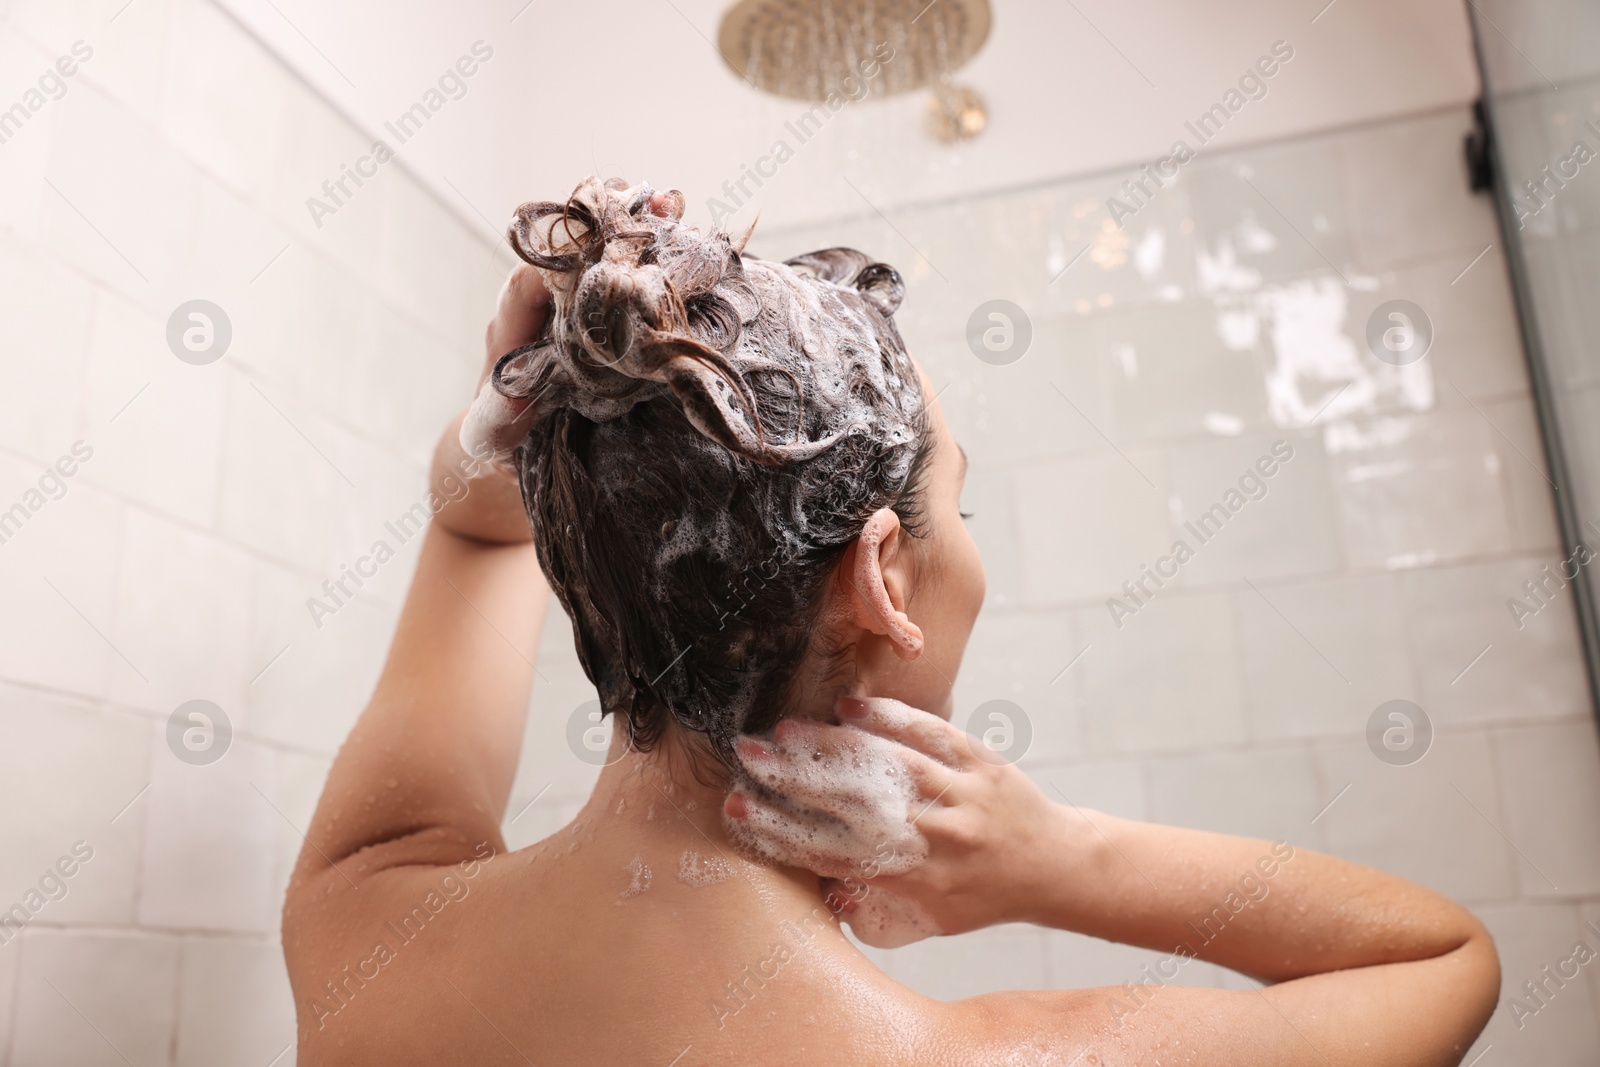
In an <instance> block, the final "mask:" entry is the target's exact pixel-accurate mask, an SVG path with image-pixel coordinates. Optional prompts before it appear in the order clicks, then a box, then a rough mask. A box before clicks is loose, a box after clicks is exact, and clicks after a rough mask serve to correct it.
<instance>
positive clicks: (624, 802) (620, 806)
mask: <svg viewBox="0 0 1600 1067" xmlns="http://www.w3.org/2000/svg"><path fill="white" fill-rule="evenodd" d="M627 807H628V801H627V798H623V799H620V800H618V801H617V814H618V815H621V814H622V813H623V811H624V810H626V808H627Z"/></svg>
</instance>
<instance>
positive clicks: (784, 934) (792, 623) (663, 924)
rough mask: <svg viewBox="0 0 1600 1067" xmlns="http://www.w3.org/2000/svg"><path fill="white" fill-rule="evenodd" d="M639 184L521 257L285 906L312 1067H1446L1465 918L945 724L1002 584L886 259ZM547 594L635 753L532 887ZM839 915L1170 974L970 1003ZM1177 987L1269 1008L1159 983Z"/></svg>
mask: <svg viewBox="0 0 1600 1067" xmlns="http://www.w3.org/2000/svg"><path fill="white" fill-rule="evenodd" d="M619 184H620V183H615V182H613V183H611V184H608V185H606V186H601V185H600V184H598V183H597V182H595V181H593V180H592V179H591V180H590V181H588V182H586V183H585V184H584V185H582V186H580V187H579V190H578V191H577V192H576V193H575V194H574V196H573V197H572V198H571V199H570V200H569V201H567V202H566V203H564V204H542V205H540V204H535V205H525V206H524V208H523V209H522V210H520V211H519V213H518V217H517V220H516V221H515V222H514V224H513V244H514V245H515V246H516V248H517V250H518V252H519V254H520V255H521V256H522V257H523V258H524V259H525V260H527V261H528V262H529V264H530V266H529V267H523V268H519V269H518V270H517V271H516V272H514V273H513V274H512V276H511V278H510V280H509V281H508V283H507V285H506V287H505V289H504V290H503V291H502V293H501V298H500V305H499V311H498V313H497V315H496V317H495V319H494V321H493V322H492V323H491V324H490V327H489V332H488V357H489V360H490V361H491V363H490V366H491V367H492V372H491V373H490V374H489V375H488V377H489V379H490V380H489V381H487V382H486V384H485V385H484V387H483V390H482V392H481V393H480V396H479V399H478V401H477V402H476V403H475V404H474V405H473V407H472V408H471V409H470V411H469V412H468V413H467V415H466V416H465V427H464V430H463V431H462V432H461V433H460V434H459V435H458V433H457V432H456V429H455V428H454V427H452V429H451V430H450V431H448V432H447V433H446V434H445V436H444V438H443V439H442V440H441V443H440V446H439V449H438V452H437V455H436V458H435V464H434V477H435V481H436V484H438V485H441V486H447V487H449V488H451V489H453V490H458V489H459V486H458V485H457V484H456V483H454V482H453V481H452V479H453V478H454V477H455V474H456V472H458V471H461V470H473V471H476V472H477V473H478V476H477V477H476V478H474V479H473V481H472V483H471V489H470V491H469V492H467V493H466V494H465V495H462V493H461V492H459V491H452V492H449V493H447V494H443V495H445V496H448V498H449V501H450V502H449V503H448V504H446V505H445V506H444V508H443V510H442V511H441V512H440V513H439V515H438V519H437V521H436V522H435V523H434V525H433V527H432V528H431V529H430V531H429V533H428V535H427V538H426V541H425V544H424V547H423V549H422V553H421V557H420V560H419V562H418V566H417V572H416V576H415V578H414V580H413V585H412V588H411V591H410V593H409V595H408V597H407V600H406V605H405V609H404V611H403V613H402V615H401V619H400V623H399V627H398V630H397V632H396V634H395V639H394V645H393V648H392V650H391V653H390V656H389V660H388V663H387V665H386V667H385V669H384V672H383V675H382V677H381V679H380V681H379V683H378V686H377V689H376V691H375V693H374V694H373V697H372V701H371V703H370V705H369V706H368V707H367V709H366V711H365V712H364V714H363V715H362V717H361V719H360V721H359V722H358V724H357V725H356V727H355V730H354V731H353V732H352V734H351V737H350V740H349V742H348V743H347V744H346V745H345V746H344V748H343V750H342V751H341V752H340V754H339V757H338V759H337V760H336V761H335V763H334V765H333V768H332V771H331V772H330V775H329V778H328V783H327V787H326V789H325V792H324V795H323V797H322V800H321V803H320V805H319V807H318V810H317V814H316V817H315V819H314V822H313V825H312V827H311V829H310V832H309V834H308V836H307V841H306V847H305V849H304V851H303V853H302V855H301V857H300V863H299V866H298V869H297V871H296V874H295V877H294V879H293V882H292V885H291V887H290V890H289V896H288V900H287V903H286V904H285V908H284V948H285V954H286V956H287V958H288V964H289V970H290V976H291V979H292V982H293V985H294V990H295V996H296V1000H297V1004H298V1007H299V1013H300V1056H301V1059H300V1062H301V1063H302V1064H308V1065H320V1064H367V1063H427V1064H472V1065H479V1064H489V1063H507V1064H513V1063H538V1064H567V1063H582V1064H591V1063H593V1064H660V1065H663V1067H664V1065H667V1064H674V1063H679V1064H684V1065H688V1064H752V1063H754V1064H785V1063H794V1064H811V1063H826V1064H834V1063H870V1064H908V1065H910V1064H984V1063H1025V1064H1063V1065H1065V1064H1106V1065H1111V1064H1153V1063H1187V1064H1209V1063H1215V1064H1228V1065H1239V1064H1273V1065H1280V1064H1302V1063H1303V1064H1373V1063H1380V1064H1417V1065H1424V1064H1428V1065H1432V1064H1454V1063H1457V1062H1459V1060H1460V1058H1461V1056H1462V1054H1463V1053H1464V1051H1465V1050H1466V1049H1467V1047H1468V1046H1469V1045H1470V1044H1471V1042H1472V1040H1473V1039H1474V1037H1475V1036H1476V1035H1477V1033H1478V1031H1479V1030H1480V1029H1481V1028H1482V1026H1483V1024H1484V1023H1485V1021H1486V1020H1487V1019H1488V1017H1489V1014H1490V1012H1491V1011H1492V1010H1493V1007H1494V1002H1495V999H1496V996H1497V994H1498V988H1499V967H1498V962H1497V960H1496V957H1495V952H1494V948H1493V945H1492V943H1491V942H1490V939H1489V937H1488V935H1487V933H1486V932H1485V931H1484V929H1483V927H1482V926H1481V925H1480V924H1479V923H1478V922H1477V921H1476V920H1475V919H1474V918H1473V917H1472V916H1471V915H1469V914H1468V913H1467V912H1466V911H1465V910H1463V909H1462V908H1460V907H1458V906H1456V905H1455V904H1453V903H1451V902H1449V901H1447V900H1445V899H1443V898H1441V897H1439V896H1437V895H1436V894H1434V893H1431V892H1429V891H1427V890H1425V889H1422V888H1420V887H1418V886H1414V885H1411V884H1409V883H1407V882H1404V881H1402V880H1400V879H1398V878H1393V877H1391V876H1388V875H1385V874H1382V873H1380V872H1377V871H1373V870H1370V869H1367V868H1364V867H1360V866H1358V865H1355V864H1351V863H1346V862H1344V861H1341V860H1337V859H1333V858H1330V857H1326V856H1321V855H1316V854H1314V853H1311V852H1308V851H1305V850H1299V849H1294V848H1291V847H1289V846H1288V845H1285V844H1282V843H1277V844H1272V843H1268V842H1262V841H1252V840H1246V839H1240V838H1232V837H1225V836H1221V835H1216V834H1208V833H1200V832H1195V831H1189V830H1178V829H1173V828H1169V827H1161V826H1149V825H1143V824H1139V823H1133V822H1128V821H1125V820H1121V819H1115V818H1112V817H1110V816H1106V815H1103V814H1099V813H1095V812H1088V811H1083V810H1080V809H1075V808H1070V807H1064V806H1062V805H1059V804H1055V803H1053V802H1051V801H1050V800H1049V799H1048V798H1047V797H1045V796H1044V795H1043V794H1042V793H1041V792H1040V791H1039V789H1038V788H1037V787H1036V786H1034V785H1033V783H1032V782H1031V781H1030V780H1029V779H1028V778H1027V777H1026V776H1025V775H1023V774H1022V773H1021V772H1019V771H1018V770H1016V769H1015V768H1014V767H1011V766H1009V765H1007V764H1004V763H1002V762H997V761H993V760H987V759H984V758H983V756H984V752H983V751H982V750H981V748H979V749H977V750H974V749H973V748H972V747H971V746H969V745H968V744H967V742H966V739H965V735H964V734H962V733H961V732H960V731H959V730H956V729H955V728H953V727H952V726H950V725H949V723H948V721H947V720H948V719H949V716H950V711H951V684H952V679H953V678H954V676H955V674H956V671H957V668H958V666H959V663H960V659H961V654H962V650H963V648H964V646H965V643H966V640H967V636H968V633H969V631H970V629H971V627H972V624H973V620H974V618H975V617H976V614H977V612H978V609H979V606H980V604H981V602H982V599H983V574H982V568H981V564H980V563H979V560H978V557H977V552H976V549H975V547H974V545H973V542H972V540H971V538H970V537H969V536H968V535H967V533H966V531H965V529H964V527H963V524H962V518H961V515H960V512H959V497H960V493H961V483H962V479H963V476H964V473H965V466H966V464H965V460H964V457H963V455H962V453H961V451H960V449H959V448H958V447H957V445H956V443H955V442H954V440H953V439H952V438H951V436H950V433H949V430H948V428H947V427H946V425H945V423H944V420H943V417H942V416H941V414H940V412H939V408H938V405H937V403H935V402H934V398H933V397H932V395H931V393H930V391H929V390H928V389H927V386H926V383H925V382H924V381H923V380H922V379H921V376H920V372H919V371H918V370H917V369H916V367H915V365H914V364H913V363H912V362H911V360H910V358H909V357H908V356H907V355H906V354H905V351H904V347H903V345H902V344H901V341H900V338H899V335H898V333H897V332H896V331H895V329H894V325H893V318H892V316H893V312H894V310H895V308H896V306H897V305H898V303H899V300H900V295H901V286H900V281H899V278H898V276H897V275H896V274H895V273H894V272H893V270H891V269H890V268H888V267H886V266H884V265H883V264H875V263H872V262H871V261H870V260H868V259H867V258H866V257H864V256H861V255H860V254H859V253H853V252H849V251H846V250H830V251H828V252H824V253H815V254H813V255H811V256H806V257H801V259H799V260H796V261H791V265H790V266H785V265H780V264H772V263H765V262H762V261H758V260H754V259H746V258H744V257H742V256H741V254H740V252H741V251H742V242H740V243H738V244H735V243H731V242H729V241H728V240H727V238H726V237H725V236H723V235H702V234H699V233H697V232H696V231H694V230H692V229H689V228H687V227H684V226H683V225H682V224H681V223H680V222H679V218H680V216H681V214H682V198H681V196H679V195H678V194H676V193H672V194H656V193H652V192H651V191H650V190H649V189H648V187H637V188H634V189H622V188H620V187H619ZM462 442H464V443H465V446H466V447H467V448H470V449H471V450H472V452H473V456H471V457H469V456H468V455H467V453H466V452H465V451H464V450H463V444H462ZM479 458H483V459H489V460H492V461H494V462H492V463H491V464H487V465H482V466H480V465H479V464H478V463H477V459H479ZM507 460H509V461H510V462H511V464H512V465H513V466H514V470H510V471H508V470H506V469H504V468H503V467H501V466H498V465H497V464H498V463H500V462H503V461H507ZM524 502H525V504H526V512H525V513H524V510H523V508H521V507H519V504H522V503H524ZM529 520H531V526H532V529H531V531H530V521H529ZM541 570H542V571H543V576H544V579H548V581H549V583H550V585H551V586H553V587H554V589H555V591H556V593H557V594H558V596H559V597H560V598H561V600H562V603H563V606H564V607H565V608H566V609H567V612H568V615H569V616H570V617H571V618H572V619H573V624H574V635H575V639H576V641H577V644H578V650H579V654H580V657H581V658H582V660H583V663H584V666H585V669H586V671H587V672H588V673H589V676H590V678H591V679H592V680H593V681H594V682H595V684H596V686H597V688H598V689H599V692H600V696H601V700H602V703H603V706H604V707H605V708H606V709H607V710H608V712H609V713H611V714H613V715H614V716H615V720H614V721H615V724H616V725H615V728H614V731H613V745H612V751H611V762H609V763H608V764H607V766H606V767H605V768H604V769H603V770H602V772H601V774H600V778H599V781H598V783H597V784H596V786H595V790H594V794H593V796H592V797H591V799H590V801H589V803H588V805H587V806H586V807H585V808H584V810H583V812H582V813H581V814H580V815H579V816H578V818H577V819H576V820H575V821H574V822H573V823H572V824H571V825H570V826H568V827H566V828H565V829H564V830H562V831H561V832H559V833H557V834H556V835H554V836H553V837H551V838H549V839H547V840H545V841H542V842H540V843H538V844H537V845H534V846H532V847H530V848H527V849H523V850H521V851H519V852H516V853H510V854H507V853H506V851H505V846H504V843H503V840H502V838H501V835H500V823H501V820H502V818H503V816H504V814H505V807H506V801H507V794H508V792H509V790H510V787H511V782H512V777H513V773H514V771H515V763H516V753H517V751H518V748H519V740H520V737H521V734H522V730H523V719H524V714H525V712H526V709H527V706H528V697H529V692H530V687H531V675H532V659H533V656H534V654H535V648H536V646H537V643H538V631H539V624H540V620H541V619H542V618H543V617H544V614H545V612H544V608H545V597H546V596H547V588H546V583H545V580H543V579H541V573H540V572H541ZM914 709H924V710H914ZM836 912H837V913H838V914H841V915H842V916H843V918H844V920H845V921H846V922H849V923H851V924H852V925H853V926H854V928H855V932H856V933H857V935H858V936H859V937H861V938H862V939H863V940H866V941H868V942H871V943H876V944H897V943H903V942H904V941H906V940H910V939H913V938H915V937H919V936H928V935H931V934H935V933H960V932H964V931H968V930H974V929H978V928H980V927H983V926H986V925H989V924H992V923H999V922H1018V921H1021V922H1032V923H1037V924H1041V925H1047V926H1054V927H1058V928H1061V929H1066V930H1075V931H1080V932H1082V933H1086V934H1090V935H1093V936H1096V937H1101V938H1106V939H1110V940H1115V941H1122V942H1128V943H1131V944H1135V945H1140V946H1144V947H1146V948H1149V949H1154V950H1159V951H1161V952H1165V953H1168V954H1169V955H1167V956H1165V957H1163V958H1162V960H1161V961H1160V962H1159V963H1158V964H1157V965H1156V966H1155V967H1154V968H1152V969H1150V973H1148V974H1146V975H1145V976H1143V977H1142V978H1141V979H1140V981H1139V982H1138V983H1135V984H1133V985H1130V986H1126V987H1118V988H1114V989H1095V990H1071V991H1065V990H1064V991H1055V992H1013V993H995V994H990V995H987V996H982V997H976V998H972V999H970V1000H964V1001H957V1002H954V1003H941V1002H937V1001H932V1000H929V999H927V998H925V997H922V996H919V995H918V994H916V993H913V992H912V991H910V990H908V989H906V988H904V987H902V986H900V985H899V984H897V983H896V982H894V981H893V980H891V979H890V978H889V977H888V976H887V975H885V974H884V973H883V972H881V971H880V970H878V968H877V967H875V966H874V965H873V964H872V963H871V962H870V961H869V960H868V959H867V958H866V957H865V956H864V955H862V954H861V952H860V951H859V950H857V949H856V948H855V947H854V946H853V945H852V944H851V943H850V941H849V940H848V939H847V938H846V937H845V936H844V934H843V932H842V931H841V929H840V927H839V920H838V918H836ZM1189 958H1200V959H1204V960H1207V961H1210V962H1213V963H1216V964H1220V965H1222V966H1225V967H1230V968H1232V969H1234V970H1237V971H1240V972H1242V973H1244V974H1247V975H1250V976H1252V977H1254V978H1257V979H1259V980H1261V981H1263V982H1267V983H1271V984H1270V985H1268V986H1267V988H1265V989H1263V990H1260V991H1249V992H1231V991H1223V990H1218V989H1209V988H1187V987H1182V986H1177V985H1170V984H1168V983H1170V982H1172V981H1173V980H1174V979H1175V978H1176V977H1177V975H1178V973H1179V972H1180V970H1181V968H1182V966H1183V965H1184V963H1186V962H1187V960H1188V959H1189Z"/></svg>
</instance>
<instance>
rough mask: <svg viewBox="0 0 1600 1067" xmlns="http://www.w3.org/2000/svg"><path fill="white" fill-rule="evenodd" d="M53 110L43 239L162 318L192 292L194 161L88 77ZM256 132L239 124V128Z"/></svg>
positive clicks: (247, 133) (245, 134)
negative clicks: (49, 186) (90, 81)
mask: <svg viewBox="0 0 1600 1067" xmlns="http://www.w3.org/2000/svg"><path fill="white" fill-rule="evenodd" d="M219 17H220V16H219ZM195 47H196V49H197V50H198V51H204V47H203V46H195ZM92 62H93V61H92V60H91V63H92ZM196 95H197V96H215V95H218V94H214V93H211V94H207V93H197V94H196ZM51 115H52V119H53V122H54V125H55V135H54V138H53V142H52V145H51V153H50V167H49V172H48V174H47V175H46V178H47V180H48V182H49V183H50V184H51V185H53V186H54V188H52V189H48V190H47V191H46V193H45V200H44V204H45V216H44V217H45V226H44V230H43V235H44V240H45V243H46V244H47V245H48V246H49V247H50V249H51V250H52V251H54V252H57V253H59V254H60V255H62V256H64V257H65V258H66V259H67V260H68V261H69V262H71V263H72V264H73V265H74V266H76V267H78V268H79V269H81V270H83V271H85V272H87V273H88V274H90V275H92V276H93V277H95V278H97V279H99V280H100V281H102V282H103V283H105V284H106V285H108V286H110V287H112V288H113V289H115V290H117V291H118V292H119V293H121V294H122V295H123V296H125V297H127V298H128V299H130V300H132V301H134V302H135V303H137V304H139V305H140V306H141V307H143V308H145V309H146V310H147V311H151V312H154V313H156V314H158V315H160V316H162V318H165V317H166V315H167V314H169V313H170V312H171V310H172V309H173V308H174V307H176V306H177V305H178V304H179V303H181V302H183V301H185V300H190V299H193V297H194V296H195V294H194V293H192V292H190V291H189V290H190V287H191V286H192V285H193V280H192V279H191V278H190V277H189V274H188V270H187V261H188V256H189V249H190V247H191V245H192V243H193V240H194V213H195V207H194V205H195V199H196V193H197V184H196V168H195V165H194V163H193V162H192V161H191V160H190V159H188V158H186V157H185V156H184V155H183V154H182V153H181V152H180V151H178V150H177V149H176V148H175V147H174V146H173V145H172V143H171V142H170V141H167V140H165V139H163V138H162V137H160V136H159V135H158V134H157V133H156V132H155V131H154V130H153V129H151V128H150V127H149V126H147V125H145V124H144V123H143V122H140V121H138V120H132V121H130V118H131V117H130V115H129V114H128V112H127V110H126V109H125V108H124V107H123V106H122V105H121V104H119V103H117V102H115V101H113V100H110V99H108V98H107V97H105V96H104V95H103V94H102V93H101V91H100V90H99V89H98V88H97V87H95V86H94V85H91V84H89V83H87V82H85V83H82V84H78V85H74V86H73V87H72V90H71V91H70V92H68V93H67V95H66V96H64V97H62V98H61V100H60V101H58V102H57V103H56V104H55V105H54V107H53V108H52V111H51ZM253 133H254V131H250V130H248V129H247V128H243V127H241V128H240V129H239V130H238V131H236V133H235V136H236V137H250V136H252V135H253Z"/></svg>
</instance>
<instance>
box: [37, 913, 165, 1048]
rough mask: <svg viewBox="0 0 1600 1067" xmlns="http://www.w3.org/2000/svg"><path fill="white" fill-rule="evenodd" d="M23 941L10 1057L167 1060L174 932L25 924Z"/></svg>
mask: <svg viewBox="0 0 1600 1067" xmlns="http://www.w3.org/2000/svg"><path fill="white" fill-rule="evenodd" d="M21 947H22V953H21V959H20V963H19V969H18V974H17V988H16V1006H15V1012H16V1015H15V1019H16V1023H15V1029H14V1030H13V1032H12V1035H11V1062H12V1063H15V1064H18V1065H22V1064H28V1065H30V1067H31V1065H33V1064H41V1065H45V1067H57V1065H59V1067H102V1065H103V1067H116V1065H118V1064H122V1065H124V1067H125V1065H126V1064H128V1063H141V1064H143V1063H167V1062H169V1060H168V1055H169V1052H170V1050H171V1046H172V1032H173V1027H174V1024H175V1023H176V1017H177V995H176V994H177V986H178V954H179V947H180V942H179V941H178V940H177V939H176V938H170V937H158V936H151V935H149V934H144V933H137V932H131V931H117V932H111V933H100V932H87V931H84V932H79V931H72V930H30V931H29V932H28V934H27V936H26V937H25V938H24V939H23V942H22V946H21Z"/></svg>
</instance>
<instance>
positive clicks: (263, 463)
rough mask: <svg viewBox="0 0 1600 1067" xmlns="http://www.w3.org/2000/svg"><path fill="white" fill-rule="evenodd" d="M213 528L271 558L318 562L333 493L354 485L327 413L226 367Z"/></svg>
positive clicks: (295, 562)
mask: <svg viewBox="0 0 1600 1067" xmlns="http://www.w3.org/2000/svg"><path fill="white" fill-rule="evenodd" d="M223 426H224V433H223V443H222V491H221V494H220V497H219V499H218V502H217V522H216V529H217V531H218V532H219V533H221V534H222V535H223V536H225V537H228V538H230V539H231V540H234V541H236V542H238V543H240V544H243V545H245V546H246V547H249V548H253V549H255V550H256V551H257V552H260V553H262V554H264V555H266V556H269V557H271V558H273V559H277V560H280V561H282V562H284V563H288V564H290V565H298V566H302V567H306V568H309V569H316V568H320V567H321V566H322V565H323V563H324V561H325V559H326V555H327V539H328V532H329V528H330V524H331V523H332V520H333V514H334V509H335V507H336V501H337V500H338V499H340V497H341V495H342V494H344V493H347V492H350V491H351V490H352V488H353V487H352V485H351V483H350V482H349V481H347V479H348V477H349V476H348V475H347V474H344V473H343V472H341V471H340V470H338V468H337V467H335V466H334V465H333V461H332V459H331V458H330V456H331V450H332V448H333V433H332V431H331V429H330V427H329V425H328V422H327V420H326V419H324V418H322V417H321V416H320V415H319V414H317V413H316V412H315V411H313V410H312V409H311V408H310V407H309V405H307V404H305V403H304V402H303V401H300V402H297V401H296V399H295V398H292V397H291V396H290V395H288V394H287V393H286V392H285V391H284V390H282V389H279V388H275V387H273V386H272V385H270V384H268V385H266V386H263V385H262V384H260V383H258V382H257V381H256V380H255V379H254V378H251V377H249V376H247V375H244V374H240V373H237V372H235V371H233V370H232V369H231V368H230V369H229V371H228V408H227V416H226V421H225V422H224V424H223Z"/></svg>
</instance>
